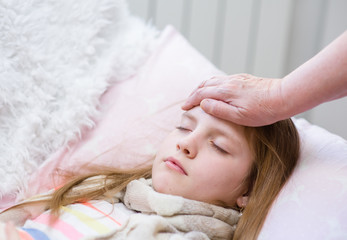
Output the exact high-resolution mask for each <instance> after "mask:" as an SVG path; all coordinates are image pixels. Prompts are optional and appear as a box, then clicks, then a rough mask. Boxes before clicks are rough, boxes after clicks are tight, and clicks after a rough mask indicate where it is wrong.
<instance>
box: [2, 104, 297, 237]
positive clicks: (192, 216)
mask: <svg viewBox="0 0 347 240" xmlns="http://www.w3.org/2000/svg"><path fill="white" fill-rule="evenodd" d="M298 155H299V138H298V134H297V131H296V129H295V126H294V124H293V122H292V121H291V120H290V119H287V120H283V121H279V122H276V123H274V124H272V125H268V126H264V127H256V128H255V127H243V126H240V125H236V124H233V123H231V122H227V121H225V120H221V119H218V118H215V117H213V116H211V115H208V114H207V113H205V112H204V111H203V110H202V109H201V108H200V107H195V108H193V109H191V110H189V111H187V112H184V113H183V114H182V119H181V122H180V125H179V126H178V127H177V129H175V130H174V131H172V132H171V133H170V134H169V135H168V136H167V137H166V139H165V140H164V141H163V143H162V145H161V147H160V149H159V151H158V152H157V154H156V157H155V159H154V161H153V165H152V166H149V167H141V168H135V169H130V170H119V169H112V170H110V169H105V170H104V171H100V172H96V173H94V174H88V175H85V176H78V177H77V178H75V179H73V180H72V181H70V182H68V183H66V184H65V185H64V186H62V187H61V188H59V189H57V190H55V191H53V192H52V193H49V194H46V195H42V196H39V197H37V198H35V199H30V200H28V201H26V202H24V203H21V204H19V205H16V206H14V207H12V208H10V209H8V210H6V211H4V212H3V213H2V214H0V220H1V221H2V222H4V223H3V224H2V225H1V226H2V227H1V229H0V232H1V234H2V238H1V239H6V238H5V236H10V237H11V239H99V238H102V239H136V240H138V239H256V238H257V236H258V234H259V231H260V229H261V227H262V225H263V223H264V220H265V217H266V215H267V213H268V211H269V208H270V207H271V204H272V202H273V201H274V199H275V198H276V196H277V194H278V193H279V191H280V189H281V187H282V186H283V185H284V183H285V182H286V180H287V179H288V178H289V176H290V175H291V173H292V171H293V169H294V167H295V165H296V162H297V159H298ZM10 221H11V222H12V223H13V224H15V225H16V227H14V226H13V225H12V224H8V222H10ZM0 236H1V235H0Z"/></svg>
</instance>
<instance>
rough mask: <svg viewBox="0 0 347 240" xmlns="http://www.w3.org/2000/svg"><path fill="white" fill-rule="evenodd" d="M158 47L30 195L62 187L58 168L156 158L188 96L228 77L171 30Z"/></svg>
mask: <svg viewBox="0 0 347 240" xmlns="http://www.w3.org/2000/svg"><path fill="white" fill-rule="evenodd" d="M157 44H158V45H157V48H156V50H155V51H154V53H153V54H152V56H151V57H150V58H149V59H148V60H147V62H146V63H145V65H144V66H142V68H141V69H140V71H139V72H138V73H137V74H136V75H135V76H133V77H132V78H130V79H128V80H126V81H124V82H118V83H115V84H114V85H113V86H112V87H110V88H109V89H108V91H107V92H106V93H105V94H104V95H103V97H102V99H101V104H100V110H101V115H100V116H99V117H98V120H96V122H97V124H96V126H95V128H94V129H93V130H91V131H85V132H83V134H82V136H83V137H82V140H81V141H80V142H77V143H76V144H74V145H72V146H69V148H65V149H62V150H61V151H59V152H57V153H56V154H55V155H54V156H52V157H51V158H50V159H48V160H47V161H46V162H45V163H44V164H43V165H42V166H41V167H40V168H39V170H38V172H37V173H36V174H35V175H34V176H32V178H31V179H30V183H29V186H30V191H28V192H27V193H26V196H31V195H33V194H36V193H39V192H43V191H46V190H49V189H51V188H52V187H55V186H56V185H59V184H60V181H59V179H54V182H53V181H52V173H53V172H54V169H55V168H60V169H63V170H64V169H67V170H74V171H76V170H78V171H80V172H82V171H83V167H82V168H81V165H83V164H87V163H91V164H98V165H106V166H116V167H129V166H134V165H136V164H140V163H142V162H144V161H146V160H148V159H150V158H151V157H152V156H153V155H154V153H155V152H156V149H157V147H158V145H159V144H160V142H161V141H162V139H163V138H164V137H165V136H166V135H167V134H168V133H169V132H170V131H171V130H172V129H173V128H174V127H175V126H176V124H177V121H178V120H179V118H180V115H181V110H180V107H179V106H180V105H181V104H182V103H183V100H184V99H185V98H186V97H187V96H188V94H189V93H190V92H191V91H192V90H193V89H194V88H196V87H197V86H198V85H199V84H200V83H201V82H202V81H203V80H204V79H208V78H210V77H211V76H213V75H217V74H218V75H220V74H223V73H222V72H221V71H220V70H218V69H216V68H215V67H214V66H213V65H212V64H211V63H210V62H209V61H208V60H207V59H205V58H204V57H203V56H202V55H201V54H200V53H199V52H197V51H196V50H195V49H194V48H193V47H192V46H191V45H190V44H189V43H188V42H187V41H186V40H185V39H184V38H183V37H182V36H181V35H180V34H179V33H178V32H176V30H174V29H173V28H172V27H170V26H169V27H167V28H166V29H165V30H164V31H163V32H162V34H161V36H160V38H159V39H158V43H157ZM107 151H108V153H105V152H107ZM102 153H105V154H102ZM100 154H102V155H101V156H99V155H100ZM97 156H99V157H97ZM96 157H97V158H96Z"/></svg>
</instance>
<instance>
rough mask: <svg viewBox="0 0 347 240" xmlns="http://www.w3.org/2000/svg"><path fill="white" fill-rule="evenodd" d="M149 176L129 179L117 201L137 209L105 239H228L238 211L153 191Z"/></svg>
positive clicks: (235, 222) (234, 225) (233, 229)
mask: <svg viewBox="0 0 347 240" xmlns="http://www.w3.org/2000/svg"><path fill="white" fill-rule="evenodd" d="M151 183H152V181H151V180H150V179H148V180H145V179H140V180H134V181H132V182H130V183H129V184H128V186H127V188H126V191H125V192H123V193H122V194H120V196H119V200H120V201H122V202H123V203H124V204H125V205H126V206H127V207H128V208H129V209H132V210H134V211H137V212H138V213H137V214H133V215H131V216H130V218H129V220H128V222H127V223H126V224H124V225H123V227H122V228H121V229H120V230H117V231H115V232H113V233H112V235H108V236H104V239H115V240H119V239H128V240H139V239H145V240H150V239H156V240H158V239H160V240H161V239H163V240H164V239H172V240H174V239H175V240H176V239H177V240H179V239H196V240H198V239H231V237H232V235H233V233H234V231H235V228H236V224H237V221H238V219H239V217H240V214H239V212H238V211H236V210H233V209H226V208H223V207H219V206H215V205H212V204H208V203H204V202H199V201H194V200H189V199H185V198H182V197H180V196H173V195H167V194H161V193H158V192H156V191H154V190H153V188H152V185H151Z"/></svg>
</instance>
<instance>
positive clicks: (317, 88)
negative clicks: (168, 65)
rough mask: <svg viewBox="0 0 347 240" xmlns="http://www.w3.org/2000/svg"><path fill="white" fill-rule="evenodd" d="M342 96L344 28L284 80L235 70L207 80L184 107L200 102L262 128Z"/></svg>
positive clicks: (346, 74)
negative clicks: (235, 72) (240, 72)
mask: <svg viewBox="0 0 347 240" xmlns="http://www.w3.org/2000/svg"><path fill="white" fill-rule="evenodd" d="M345 96H347V31H345V32H344V33H343V34H342V35H341V36H339V37H338V38H337V39H336V40H334V41H333V42H332V43H331V44H329V45H328V46H327V47H326V48H324V49H323V50H322V51H321V52H319V53H318V54H317V55H316V56H314V57H312V58H311V59H310V60H308V61H307V62H305V63H304V64H302V65H301V66H299V67H298V68H297V69H295V70H294V71H293V72H291V73H289V74H288V75H287V76H285V77H284V78H278V79H277V78H261V77H256V76H252V75H249V74H236V75H231V76H215V77H213V78H211V79H209V80H206V81H204V82H203V83H202V84H200V86H199V87H198V88H197V89H196V90H194V91H193V92H192V94H191V95H190V96H189V97H188V99H187V100H186V102H185V104H184V105H183V106H182V109H183V110H189V109H191V108H192V107H194V106H198V105H200V106H201V108H202V109H204V111H206V112H207V113H209V114H211V115H214V116H216V117H219V118H222V119H225V120H228V121H232V122H235V123H237V124H240V125H245V126H263V125H268V124H271V123H274V122H277V121H279V120H283V119H287V118H290V117H292V116H294V115H296V114H299V113H302V112H304V111H307V110H309V109H311V108H313V107H315V106H317V105H319V104H321V103H324V102H327V101H331V100H335V99H338V98H341V97H345Z"/></svg>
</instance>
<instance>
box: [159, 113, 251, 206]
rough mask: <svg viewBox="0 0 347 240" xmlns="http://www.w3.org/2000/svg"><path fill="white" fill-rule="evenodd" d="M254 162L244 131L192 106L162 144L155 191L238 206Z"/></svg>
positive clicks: (242, 199) (245, 189)
mask: <svg viewBox="0 0 347 240" xmlns="http://www.w3.org/2000/svg"><path fill="white" fill-rule="evenodd" d="M252 159H253V157H252V153H251V151H250V149H249V145H248V143H247V140H246V138H245V136H244V127H242V126H239V125H236V124H233V123H230V122H227V121H224V120H221V119H218V118H215V117H213V116H211V115H209V114H207V113H205V112H204V111H203V110H202V109H201V108H200V107H195V108H193V109H191V110H189V111H187V112H185V113H184V114H183V115H182V119H181V123H180V125H179V127H178V128H177V129H176V130H174V131H173V132H172V133H170V134H169V135H168V137H167V138H166V139H165V140H164V142H163V143H162V145H161V147H160V149H159V151H158V153H157V156H156V158H155V160H154V163H153V170H152V178H153V186H154V189H155V190H156V191H158V192H161V193H166V194H172V195H179V196H182V197H185V198H188V199H193V200H198V201H203V202H208V203H213V204H216V205H224V206H225V205H226V206H230V207H232V206H236V203H237V204H238V205H239V206H240V205H242V204H240V203H241V202H242V203H244V201H245V197H244V196H243V195H244V194H245V193H246V192H247V183H246V178H247V175H248V173H249V170H250V167H251V165H252V162H253V161H252Z"/></svg>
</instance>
